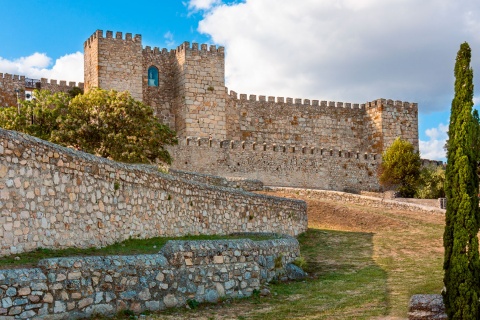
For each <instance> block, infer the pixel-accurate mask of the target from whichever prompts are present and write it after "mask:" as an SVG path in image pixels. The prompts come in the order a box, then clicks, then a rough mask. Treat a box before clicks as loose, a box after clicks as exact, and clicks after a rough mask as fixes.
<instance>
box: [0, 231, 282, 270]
mask: <svg viewBox="0 0 480 320" xmlns="http://www.w3.org/2000/svg"><path fill="white" fill-rule="evenodd" d="M246 238H248V239H251V240H253V241H258V240H268V239H273V237H272V236H262V235H248V236H246V235H234V236H232V235H228V236H220V235H198V236H184V237H175V238H174V237H155V238H150V239H127V240H125V241H122V242H119V243H114V244H112V245H109V246H106V247H103V248H95V247H92V248H86V249H82V248H68V249H60V250H57V249H56V250H53V249H44V248H39V249H36V250H34V251H31V252H25V253H20V254H15V255H10V256H6V257H0V269H8V268H19V267H22V266H35V265H36V264H37V263H38V261H39V260H41V259H48V258H60V257H74V256H104V255H135V254H154V253H158V252H159V251H160V249H161V247H162V246H163V245H165V243H167V241H168V240H222V239H246Z"/></svg>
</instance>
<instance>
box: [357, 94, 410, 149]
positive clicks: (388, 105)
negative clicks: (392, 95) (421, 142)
mask: <svg viewBox="0 0 480 320" xmlns="http://www.w3.org/2000/svg"><path fill="white" fill-rule="evenodd" d="M365 110H366V114H367V119H368V121H366V127H365V132H366V134H365V139H366V140H367V142H368V146H369V150H370V152H376V153H383V152H384V151H385V150H386V149H387V148H388V147H389V146H390V145H391V144H392V143H393V141H395V139H396V138H398V137H400V138H402V139H403V140H407V141H409V142H410V143H411V144H412V145H413V147H414V148H415V150H417V151H418V150H419V147H418V106H417V104H416V103H408V102H402V101H393V100H385V99H378V100H375V101H372V102H369V103H367V104H366V105H365Z"/></svg>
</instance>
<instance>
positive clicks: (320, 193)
mask: <svg viewBox="0 0 480 320" xmlns="http://www.w3.org/2000/svg"><path fill="white" fill-rule="evenodd" d="M269 189H270V190H272V191H284V192H290V193H294V194H303V195H305V194H306V195H311V196H312V197H315V198H316V199H326V200H334V201H340V202H350V203H356V204H360V205H364V206H369V207H373V208H386V209H400V210H406V211H415V212H424V213H438V214H445V210H444V209H441V208H437V207H429V206H424V205H420V204H415V203H408V202H400V201H395V200H390V199H382V198H377V197H371V196H364V195H358V194H353V193H348V192H339V191H330V190H313V189H300V188H281V187H280V188H276V187H272V188H269Z"/></svg>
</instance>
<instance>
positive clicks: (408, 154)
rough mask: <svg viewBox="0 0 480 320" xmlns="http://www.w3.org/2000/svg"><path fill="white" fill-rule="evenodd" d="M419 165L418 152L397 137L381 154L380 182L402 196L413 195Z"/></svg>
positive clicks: (418, 173) (408, 143)
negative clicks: (396, 190)
mask: <svg viewBox="0 0 480 320" xmlns="http://www.w3.org/2000/svg"><path fill="white" fill-rule="evenodd" d="M420 166H421V162H420V154H419V153H418V152H416V151H415V149H414V147H413V145H412V144H411V143H410V142H408V141H406V140H402V139H400V138H397V139H396V140H395V141H394V142H393V143H392V145H391V146H390V147H389V148H388V149H387V150H385V152H384V153H383V155H382V163H381V165H380V170H379V173H380V177H379V180H380V184H381V185H382V186H383V187H386V188H394V189H398V191H399V193H400V196H402V197H413V195H414V194H415V189H416V185H417V180H418V177H419V175H420Z"/></svg>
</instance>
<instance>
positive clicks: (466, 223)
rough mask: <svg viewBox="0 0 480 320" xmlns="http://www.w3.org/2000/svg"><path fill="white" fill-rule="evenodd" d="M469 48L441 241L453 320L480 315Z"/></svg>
mask: <svg viewBox="0 0 480 320" xmlns="http://www.w3.org/2000/svg"><path fill="white" fill-rule="evenodd" d="M470 59H471V50H470V46H469V45H468V43H466V42H465V43H463V44H462V45H461V46H460V49H459V51H458V54H457V58H456V63H455V71H454V72H455V96H454V98H453V101H452V109H451V114H450V125H449V130H448V137H449V140H448V149H447V168H446V174H445V175H446V180H445V193H446V197H447V212H446V216H445V232H444V235H443V243H444V247H445V259H444V265H443V269H444V271H445V274H444V284H445V289H446V290H445V291H444V293H443V299H444V302H445V306H446V311H447V315H448V318H449V319H478V318H479V310H478V309H479V301H478V299H479V297H480V279H479V276H480V261H479V254H478V238H477V233H478V230H479V220H480V219H479V208H478V197H477V194H478V176H477V174H476V170H477V159H478V152H477V151H476V150H475V144H476V140H477V137H475V136H474V135H475V133H477V132H478V131H477V128H476V126H477V125H478V120H475V118H474V116H473V115H472V107H473V71H472V69H471V67H470ZM475 122H477V123H475Z"/></svg>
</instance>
